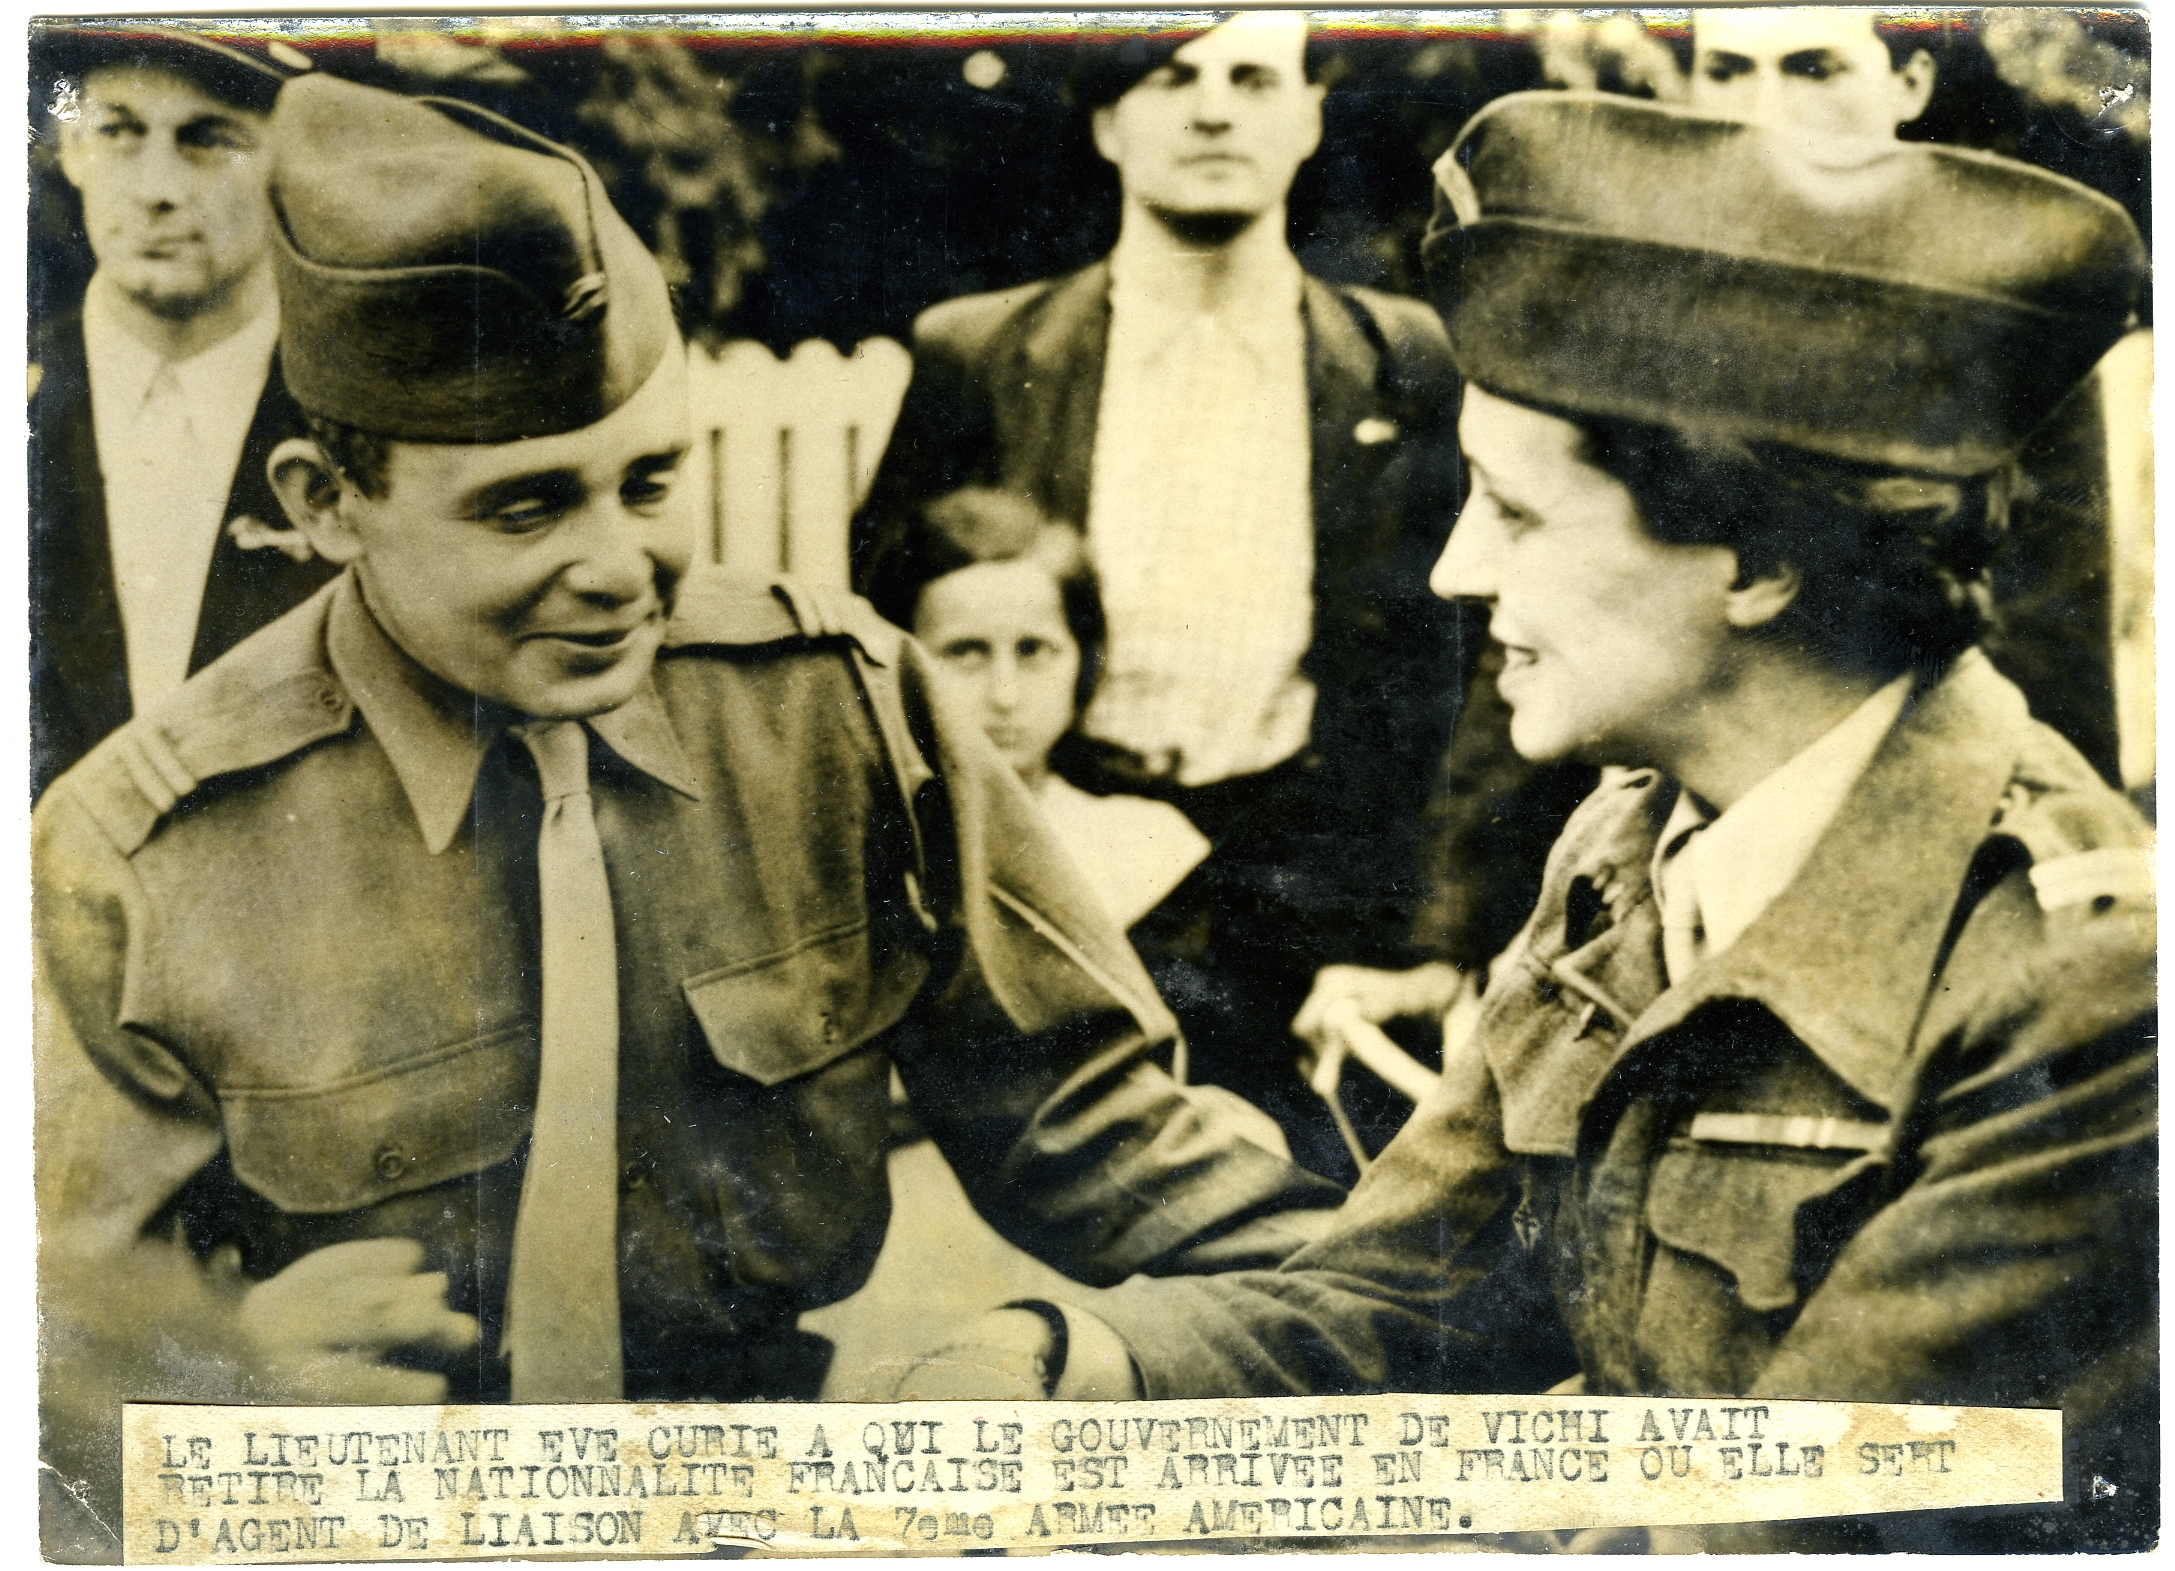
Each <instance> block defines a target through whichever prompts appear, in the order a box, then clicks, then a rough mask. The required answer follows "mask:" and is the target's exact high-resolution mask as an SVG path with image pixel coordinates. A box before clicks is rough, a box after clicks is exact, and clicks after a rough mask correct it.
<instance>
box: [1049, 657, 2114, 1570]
mask: <svg viewBox="0 0 2175 1571" xmlns="http://www.w3.org/2000/svg"><path fill="white" fill-rule="evenodd" d="M1674 800H1675V787H1674V786H1673V784H1671V783H1670V782H1668V781H1666V780H1664V779H1663V778H1662V777H1660V776H1659V775H1657V774H1655V773H1653V772H1651V771H1647V772H1641V773H1632V774H1624V775H1620V776H1615V777H1611V778H1610V779H1608V780H1606V781H1605V782H1604V784H1603V785H1602V787H1601V789H1600V790H1599V791H1598V792H1596V794H1595V795H1594V796H1593V797H1592V798H1590V799H1589V800H1588V801H1587V802H1586V803H1585V805H1584V806H1583V807H1581V808H1580V809H1579V811H1578V812H1577V813H1576V814H1575V815H1574V817H1573V819H1572V821H1571V824H1570V826H1569V828H1568V829H1567V830H1566V832H1565V834H1564V837H1563V839H1562V841H1561V842H1560V843H1559V845H1558V846H1557V848H1556V850H1555V852H1554V853H1553V855H1552V856H1551V858H1550V862H1549V869H1548V873H1547V877H1546V881H1545V886H1544V892H1543V894H1542V898H1541V901H1540V904H1539V906H1538V908H1537V909H1536V911H1535V913H1534V916H1533V920H1532V921H1531V923H1530V924H1529V925H1528V926H1527V928H1526V930H1525V932H1524V933H1523V934H1522V935H1521V936H1520V938H1519V940H1518V941H1517V943H1516V944H1514V945H1513V947H1512V948H1511V950H1510V951H1508V952H1507V953H1506V955H1505V956H1504V957H1503V958H1501V959H1500V960H1499V961H1498V962H1497V963H1496V966H1495V968H1494V970H1493V972H1492V974H1491V977H1490V983H1489V989H1488V1003H1487V1007H1486V1011H1485V1014H1484V1016H1483V1019H1482V1022H1481V1024H1480V1027H1479V1029H1478V1032H1477V1035H1476V1039H1475V1045H1474V1047H1473V1048H1472V1050H1471V1051H1470V1052H1468V1053H1467V1054H1466V1055H1464V1056H1463V1057H1461V1058H1459V1059H1457V1060H1456V1061H1453V1062H1452V1063H1451V1064H1450V1065H1449V1066H1448V1072H1447V1074H1446V1075H1445V1077H1444V1079H1443V1081H1442V1083H1441V1085H1440V1087H1439V1088H1438V1090H1437V1091H1436V1092H1435V1093H1434V1094H1433V1095H1432V1096H1431V1097H1430V1099H1429V1100H1428V1101H1427V1102H1426V1103H1424V1104H1423V1105H1422V1106H1421V1107H1420V1108H1419V1109H1418V1110H1417V1111H1416V1112H1415V1114H1414V1116H1413V1118H1412V1121H1411V1122H1410V1123H1409V1124H1408V1125H1407V1126H1406V1127H1405V1129H1404V1130H1403V1132H1402V1133H1401V1134H1400V1135H1399V1136H1398V1138H1397V1140H1396V1141H1395V1142H1394V1143H1393V1144H1392V1145H1391V1146H1390V1147H1389V1149H1388V1150H1387V1151H1385V1152H1384V1154H1383V1155H1382V1157H1381V1159H1380V1160H1379V1161H1377V1162H1376V1163H1375V1164H1374V1166H1373V1168H1372V1169H1371V1170H1370V1171H1369V1172H1368V1174H1367V1175H1366V1177H1365V1179H1364V1181H1363V1182H1362V1183H1361V1184H1360V1186H1359V1187H1358V1189H1356V1190H1355V1191H1354V1193H1353V1195H1352V1197H1351V1199H1350V1201H1349V1202H1348V1203H1347V1204H1346V1205H1345V1207H1344V1209H1343V1211H1342V1213H1341V1214H1340V1217H1339V1220H1338V1222H1337V1224H1336V1226H1335V1227H1334V1229H1333V1230H1332V1232H1331V1233H1330V1234H1329V1236H1327V1237H1325V1238H1324V1239H1323V1240H1322V1241H1321V1242H1319V1243H1317V1244H1315V1245H1313V1246H1311V1247H1310V1248H1308V1249H1307V1250H1305V1251H1303V1252H1301V1253H1300V1254H1298V1255H1296V1256H1294V1257H1293V1258H1292V1259H1291V1260H1289V1261H1288V1262H1286V1263H1285V1265H1284V1266H1283V1268H1282V1269H1281V1270H1280V1271H1278V1272H1275V1273H1250V1274H1243V1275H1236V1276H1230V1277H1224V1278H1219V1279H1217V1280H1215V1281H1207V1282H1199V1283H1191V1284H1160V1283H1146V1284H1132V1285H1128V1286H1126V1287H1121V1288H1120V1289H1118V1290H1116V1291H1115V1292H1113V1293H1110V1294H1106V1295H1101V1297H1102V1298H1103V1299H1104V1300H1106V1302H1098V1303H1095V1304H1094V1305H1093V1306H1092V1307H1093V1308H1094V1310H1095V1312H1096V1313H1097V1314H1099V1315H1101V1316H1102V1317H1103V1318H1104V1319H1105V1320H1106V1321H1108V1322H1109V1323H1110V1324H1111V1325H1112V1326H1114V1327H1115V1328H1116V1329H1117V1330H1118V1332H1119V1333H1120V1335H1121V1336H1123V1337H1124V1339H1125V1340H1126V1342H1127V1343H1128V1344H1129V1345H1130V1347H1131V1349H1132V1352H1133V1356H1134V1359H1135V1361H1136V1363H1137V1364H1138V1366H1139V1368H1140V1370H1141V1373H1142V1375H1143V1376H1144V1383H1145V1386H1146V1394H1147V1395H1149V1396H1151V1397H1171V1396H1190V1395H1208V1394H1215V1393H1222V1392H1233V1391H1254V1392H1262V1393H1285V1392H1335V1391H1349V1390H1357V1389H1379V1390H1392V1391H1404V1390H1442V1391H1460V1390H1462V1391H1542V1390H1546V1389H1548V1388H1549V1387H1551V1386H1553V1385H1555V1384H1556V1383H1558V1382H1559V1381H1562V1380H1564V1379H1565V1377H1567V1376H1575V1377H1582V1378H1583V1381H1584V1386H1585V1389H1586V1390H1588V1391H1590V1392H1594V1393H1601V1394H1631V1393H1648V1394H1686V1395H1689V1394H1715V1395H1720V1394H1744V1395H1766V1396H1773V1397H1803V1398H1829V1399H1836V1400H1853V1401H1894V1402H1934V1403H1992V1404H2013V1405H2022V1406H2060V1407H2062V1408H2064V1409H2065V1411H2066V1415H2067V1428H2068V1432H2069V1439H2070V1442H2071V1448H2072V1451H2071V1456H2072V1464H2073V1469H2074V1468H2088V1469H2089V1470H2090V1471H2091V1472H2101V1473H2104V1474H2105V1475H2106V1476H2107V1477H2109V1478H2110V1479H2113V1480H2115V1481H2116V1482H2117V1484H2118V1485H2119V1486H2120V1487H2121V1488H2122V1489H2123V1490H2125V1491H2128V1492H2129V1494H2130V1496H2131V1497H2132V1498H2135V1496H2136V1492H2137V1491H2136V1486H2138V1485H2143V1486H2144V1487H2145V1489H2146V1491H2148V1496H2147V1497H2148V1498H2149V1491H2150V1490H2151V1488H2152V1481H2153V1464H2152V1463H2151V1461H2150V1460H2149V1456H2150V1448H2149V1447H2147V1448H2145V1449H2144V1450H2143V1451H2140V1449H2139V1447H2138V1441H2139V1440H2140V1438H2141V1437H2149V1436H2150V1435H2152V1434H2153V1433H2154V1432H2155V1428H2156V1416H2155V1415H2156V1407H2155V1405H2154V1399H2153V1397H2152V1395H2151V1391H2152V1387H2153V1383H2154V1380H2155V1369H2156V1341H2157V1336H2156V1324H2157V1320H2156V1312H2155V1306H2156V1298H2157V1285H2156V1284H2157V1268H2156V1242H2157V1230H2156V1202H2155V1196H2156V1192H2157V1181H2156V1162H2157V1155H2156V1144H2155V1095H2154V1038H2155V1029H2154V1018H2153V1015H2154V1011H2153V1003H2154V987H2155V983H2154V952H2155V950H2154V911H2153V906H2152V903H2151V899H2150V894H2149V875H2150V864H2149V851H2148V849H2147V847H2148V842H2149V832H2148V831H2147V830H2146V828H2145V826H2144V824H2143V823H2142V822H2141V821H2140V819H2139V818H2138V816H2137V814H2136V813H2135V811H2134V810H2133V809H2132V808H2131V807H2130V806H2129V804H2128V803H2127V802H2125V801H2124V800H2123V799H2122V798H2120V797H2119V796H2117V795H2115V794H2114V793H2113V792H2112V791H2110V790H2108V789H2107V788H2106V787H2105V786H2104V785H2103V784H2101V782H2100V781H2099V780H2098V779H2097V777H2096V776H2094V775H2093V773H2092V772H2091V770H2090V768H2089V767H2088V766H2087V765H2086V764H2085V763H2084V761H2083V760H2082V759H2081V758H2080V757H2079V756H2078V755H2077V754H2076V753H2075V752H2074V751H2073V750H2072V749H2071V748H2070V747H2069V746H2068V745H2067V744H2066V743H2064V742H2063V741H2062V740H2061V739H2060V738H2059V737H2057V736H2056V735H2055V734H2054V733H2053V732H2052V731H2051V730H2049V729H2048V728H2047V727H2045V726H2043V725H2040V724H2038V723H2036V722H2034V721H2033V720H2032V719H2031V718H2030V717H2029V715H2028V713H2027V712H2026V709H2025V706H2024V703H2023V700H2022V698H2021V696H2020V695H2019V694H2018V692H2017V690H2016V689H2015V688H2014V687H2012V686H2011V685H2010V684H2009V683H2008V682H2007V681H2006V680H2004V679H2003V678H2002V677H2000V676H1999V675H1998V674H1997V673H1996V672H1995V671H1994V670H1993V668H1992V666H1991V664H1990V663H1989V662H1988V661H1987V660H1986V659H1985V657H1984V656H1982V655H1980V654H1979V653H1977V652H1976V651H1973V652H1970V653H1967V654H1966V655H1964V656H1963V657H1962V658H1961V659H1959V660H1958V661H1957V662H1956V663H1955V664H1954V666H1953V667H1952V669H1951V670H1950V672H1949V673H1948V674H1947V675H1946V676H1945V677H1944V678H1943V679H1942V680H1940V681H1938V682H1937V683H1933V684H1930V685H1925V684H1922V685H1921V688H1920V690H1919V692H1918V693H1917V694H1916V695H1915V697H1914V699H1913V702H1912V705H1911V707H1910V708H1909V709H1907V710H1906V711H1905V713H1904V716H1903V718H1902V719H1901V720H1900V721H1899V723H1898V724H1897V726H1896V728H1895V729H1894V730H1893V731H1892V732H1891V733H1890V735H1889V736H1888V738H1887V739H1886V741H1885V742H1884V743H1883V745H1882V748H1881V750H1880V752H1879V753H1878V754H1877V755H1876V757H1875V759H1874V760H1873V762H1872V764H1871V765H1870V767H1869V768H1868V770H1867V772H1866V773H1865V774H1864V775H1863V776H1862V777H1861V778H1860V779H1859V781H1858V783H1857V785H1856V786H1855V788H1854V789H1853V791H1852V793H1851V795H1850V796H1849V798H1848V799H1847V801H1846V803H1845V805H1844V807H1843V808H1842V810H1841V812H1840V814H1839V816H1838V817H1837V819H1836V820H1835V822H1834V823H1833V825H1831V827H1830V828H1829V830H1828V832H1827V834H1826V836H1825V837H1824V838H1823V840H1822V841H1821V842H1820V843H1819V844H1818V846H1817V847H1816V848H1815V850H1814V852H1813V854H1812V857H1811V859H1810V860H1809V861H1808V863H1807V864H1806V866H1805V867H1804V869H1803V870H1802V872H1801V873H1800V874H1799V876H1798V877H1797V878H1796V880H1795V881H1794V882H1793V883H1792V885H1791V886H1790V887H1789V888H1788V889H1787V890H1785V892H1784V893H1783V894H1782V895H1780V896H1779V897H1778V898H1777V899H1776V901H1775V902H1774V903H1773V904H1772V905H1771V906H1770V907H1769V908H1768V909H1767V910H1766V911H1765V912H1764V913H1763V914H1762V915H1761V916H1760V917H1759V918H1758V919H1757V920H1756V921H1755V922H1754V924H1753V925H1752V926H1751V927H1750V928H1748V929H1747V930H1746V931H1745V933H1744V934H1743V935H1742V936H1741V937H1740V938H1739V939H1738V940H1737V942H1736V943H1735V944H1734V945H1733V946H1732V947H1731V948H1729V949H1728V950H1726V951H1724V952H1723V953H1722V954H1720V955H1719V956H1716V957H1714V958H1713V959H1711V960H1709V961H1707V962H1706V963H1704V964H1703V965H1702V966H1700V967H1699V968H1698V969H1697V970H1695V971H1694V972H1693V973H1692V974H1691V975H1690V976H1688V977H1686V978H1684V979H1683V980H1682V982H1681V984H1680V985H1678V986H1675V987H1670V988H1666V989H1665V988H1664V986H1663V975H1662V971H1661V965H1660V957H1659V948H1660V944H1659V939H1660V922H1659V917H1658V914H1657V912H1656V908H1655V903H1654V900H1653V898H1652V894H1651V890H1650V887H1649V882H1648V869H1649V867H1650V865H1651V861H1652V858H1653V853H1654V845H1655V840H1656V838H1657V836H1658V834H1659V832H1660V829H1661V826H1662V825H1663V823H1664V822H1665V821H1666V820H1667V818H1668V816H1669V812H1670V808H1671V807H1672V805H1673V803H1674ZM2125 1424H2131V1425H2134V1426H2137V1427H2133V1428H2131V1430H2130V1433H2129V1437H2128V1442H2127V1444H2125V1442H2124V1439H2123V1436H2122V1433H2121V1431H2122V1427H2123V1426H2124V1425H2125ZM2125 1455H2126V1460H2125ZM2089 1476H2090V1472H2085V1473H2084V1474H2083V1477H2085V1478H2089ZM2078 1483H2079V1477H2078V1474H2077V1472H2075V1471H2073V1473H2072V1478H2071V1485H2072V1491H2073V1492H2072V1494H2071V1496H2070V1498H2071V1499H2072V1500H2075V1499H2076V1498H2077V1495H2076V1493H2075V1492H2074V1491H2075V1489H2076V1488H2077V1486H2078ZM2027 1547H2041V1541H2039V1540H2036V1539H2035V1540H2033V1541H2032V1542H2031V1543H2030V1544H2029V1545H2028V1546H2027Z"/></svg>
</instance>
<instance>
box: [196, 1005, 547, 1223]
mask: <svg viewBox="0 0 2175 1571" xmlns="http://www.w3.org/2000/svg"><path fill="white" fill-rule="evenodd" d="M536 1054H537V1045H536V1028H535V1026H534V1025H533V1024H529V1023H522V1024H518V1025H514V1026H509V1027H506V1028H504V1029H502V1030H499V1031H496V1032H493V1033H491V1034H489V1035H487V1036H482V1037H478V1038H475V1039H473V1040H470V1041H466V1042H458V1043H453V1044H451V1045H448V1046H446V1047H442V1048H438V1049H435V1050H432V1051H430V1052H426V1053H423V1054H420V1055H416V1056H413V1057H410V1058H407V1059H404V1060H402V1061H400V1062H397V1063H395V1064H393V1065H391V1066H389V1067H387V1068H384V1069H380V1070H373V1071H371V1072H370V1073H368V1074H365V1075H356V1076H352V1077H350V1078H348V1079H345V1080H339V1081H335V1082H332V1083H330V1084H327V1085H322V1086H293V1087H289V1086H226V1087H222V1088H221V1089H220V1092H219V1101H220V1110H221V1116H222V1118H223V1119H224V1120H225V1124H226V1135H227V1150H228V1157H229V1160H230V1161H231V1162H232V1163H233V1167H234V1174H235V1176H236V1177H237V1178H238V1179H240V1180H241V1181H242V1183H244V1184H246V1185H247V1186H248V1187H249V1188H251V1189H253V1190H255V1191H256V1192H257V1193H258V1194H260V1195H262V1196H264V1198H265V1199H267V1200H269V1201H270V1202H271V1203H272V1204H273V1205H275V1206H277V1207H278V1208H279V1209H280V1210H282V1211H286V1212H290V1213H298V1214H304V1215H318V1216H328V1215H335V1214H337V1213H340V1212H344V1211H357V1210H361V1209H363V1208H364V1207H366V1206H372V1205H376V1204H378V1203H379V1202H380V1201H383V1200H387V1199H390V1198H391V1197H392V1196H394V1195H401V1194H406V1193H408V1192H410V1191H411V1190H417V1189H426V1188H428V1187H430V1186H431V1185H433V1184H442V1183H445V1182H446V1181H448V1180H449V1179H455V1178H465V1177H467V1176H468V1175H470V1174H472V1173H480V1172H482V1171H483V1170H484V1169H485V1168H488V1167H494V1166H496V1165H497V1164H498V1163H500V1162H503V1161H505V1160H506V1159H507V1158H508V1157H510V1156H512V1155H513V1154H514V1152H515V1151H516V1150H517V1149H518V1148H519V1147H520V1145H521V1142H522V1141H523V1140H524V1139H525V1138H527V1136H528V1132H529V1120H528V1117H527V1116H526V1114H527V1110H528V1108H529V1107H530V1106H531V1105H532V1104H533V1101H534V1098H535V1094H536ZM516 1112H519V1113H520V1114H521V1115H522V1116H518V1117H517V1116H513V1115H514V1114H515V1113H516Z"/></svg>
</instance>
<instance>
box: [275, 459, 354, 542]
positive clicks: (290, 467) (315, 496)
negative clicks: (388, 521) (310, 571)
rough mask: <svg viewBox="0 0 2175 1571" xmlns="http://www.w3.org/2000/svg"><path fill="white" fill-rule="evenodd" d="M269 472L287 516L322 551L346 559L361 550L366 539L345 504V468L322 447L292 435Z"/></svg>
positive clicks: (276, 494)
mask: <svg viewBox="0 0 2175 1571" xmlns="http://www.w3.org/2000/svg"><path fill="white" fill-rule="evenodd" d="M264 472H265V476H266V478H267V479H269V480H270V481H271V482H272V494H273V495H274V496H277V497H278V498H279V505H280V507H281V508H282V509H283V510H284V511H285V512H286V514H287V521H288V522H289V523H291V524H293V525H294V526H295V528H297V529H299V530H301V531H302V533H303V535H304V536H305V537H306V538H307V539H308V540H309V542H310V545H311V547H312V548H313V549H314V550H315V551H316V552H317V554H318V555H319V556H321V557H323V558H324V559H325V560H326V561H328V562H339V563H343V564H344V563H348V562H352V561H354V560H355V558H357V557H359V556H361V555H362V541H361V539H360V538H359V537H358V536H357V535H356V533H355V530H354V526H353V525H351V524H350V523H349V522H348V520H347V512H346V510H345V509H344V508H342V507H341V506H340V491H341V486H342V484H343V482H342V481H341V479H340V473H339V471H338V470H337V469H335V468H333V466H332V461H331V460H330V459H328V458H327V457H325V450H324V449H323V448H321V447H319V446H318V445H317V444H316V443H315V442H313V441H311V440H310V439H309V438H308V437H306V436H291V437H289V438H287V440H286V441H284V442H282V443H280V444H279V446H277V447H275V448H273V449H272V456H271V457H270V458H267V459H266V460H265V461H264Z"/></svg>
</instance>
